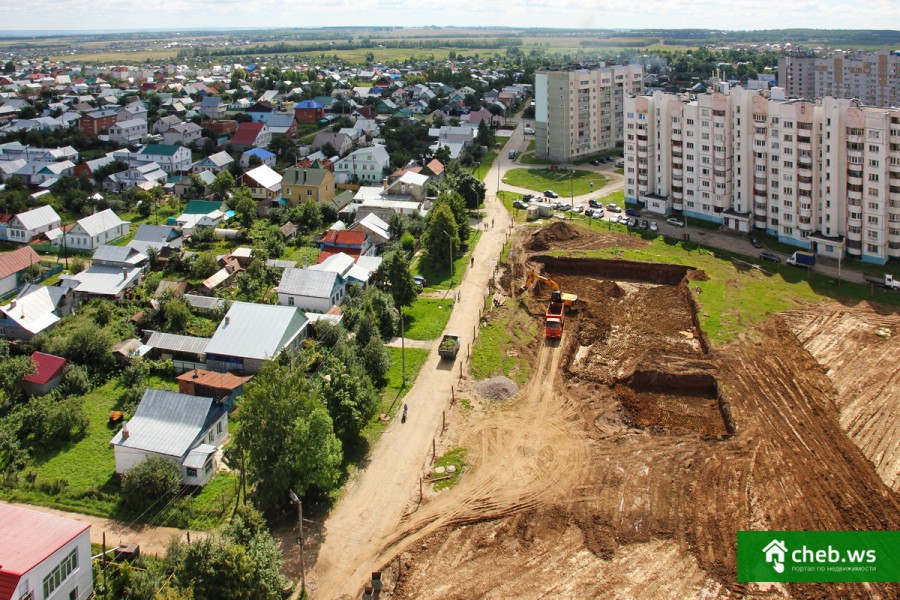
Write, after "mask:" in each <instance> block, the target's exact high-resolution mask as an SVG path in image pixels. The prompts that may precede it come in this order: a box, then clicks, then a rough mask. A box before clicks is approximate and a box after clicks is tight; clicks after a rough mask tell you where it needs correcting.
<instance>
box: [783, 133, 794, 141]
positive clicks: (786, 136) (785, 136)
mask: <svg viewBox="0 0 900 600" xmlns="http://www.w3.org/2000/svg"><path fill="white" fill-rule="evenodd" d="M784 141H786V142H793V141H794V136H792V135H788V134H784Z"/></svg>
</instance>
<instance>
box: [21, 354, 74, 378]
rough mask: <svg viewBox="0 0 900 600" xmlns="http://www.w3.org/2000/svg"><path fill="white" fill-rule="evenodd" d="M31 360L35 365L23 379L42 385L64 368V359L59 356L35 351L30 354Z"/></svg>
mask: <svg viewBox="0 0 900 600" xmlns="http://www.w3.org/2000/svg"><path fill="white" fill-rule="evenodd" d="M31 362H33V363H34V366H35V367H37V368H36V369H35V371H34V373H32V374H31V375H26V376H25V379H24V381H27V382H29V383H36V384H37V385H44V384H45V383H47V382H48V381H50V380H51V379H53V378H54V377H56V376H57V375H59V374H60V373H62V370H63V369H65V368H66V362H67V361H66V359H64V358H63V357H61V356H53V355H52V354H44V353H43V352H35V353H34V354H32V355H31Z"/></svg>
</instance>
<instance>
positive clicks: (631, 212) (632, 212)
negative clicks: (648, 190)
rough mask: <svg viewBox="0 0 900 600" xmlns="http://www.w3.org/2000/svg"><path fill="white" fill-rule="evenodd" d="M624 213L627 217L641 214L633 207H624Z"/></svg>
mask: <svg viewBox="0 0 900 600" xmlns="http://www.w3.org/2000/svg"><path fill="white" fill-rule="evenodd" d="M625 214H626V215H628V216H629V217H639V216H641V211H639V210H637V209H635V208H626V209H625Z"/></svg>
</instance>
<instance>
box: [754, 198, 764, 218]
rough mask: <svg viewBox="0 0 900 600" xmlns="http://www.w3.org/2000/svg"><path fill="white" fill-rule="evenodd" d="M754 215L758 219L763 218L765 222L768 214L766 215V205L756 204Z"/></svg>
mask: <svg viewBox="0 0 900 600" xmlns="http://www.w3.org/2000/svg"><path fill="white" fill-rule="evenodd" d="M753 214H754V215H756V216H757V217H762V219H763V221H765V220H766V214H767V213H766V205H765V204H760V203H758V202H757V203H756V204H754V205H753Z"/></svg>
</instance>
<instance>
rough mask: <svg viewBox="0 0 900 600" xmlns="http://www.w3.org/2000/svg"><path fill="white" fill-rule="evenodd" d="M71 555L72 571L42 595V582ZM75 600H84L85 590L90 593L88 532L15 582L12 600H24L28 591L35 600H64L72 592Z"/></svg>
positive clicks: (91, 579)
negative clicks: (39, 599) (55, 586)
mask: <svg viewBox="0 0 900 600" xmlns="http://www.w3.org/2000/svg"><path fill="white" fill-rule="evenodd" d="M73 551H74V552H75V565H76V566H75V569H73V570H72V571H71V572H70V573H69V575H68V577H66V579H64V580H63V581H62V582H61V583H60V584H59V586H58V587H57V588H55V589H54V590H53V592H51V593H50V594H49V595H45V594H44V578H46V577H47V576H48V575H51V574H52V573H53V572H54V571H55V570H56V568H57V567H58V566H59V565H60V564H61V563H62V562H63V561H64V560H66V559H68V558H69V555H70V554H71V553H72V552H73ZM76 590H77V593H75V595H74V597H75V598H79V599H80V598H87V597H88V596H90V592H89V590H93V577H92V573H91V530H90V529H85V530H84V531H82V532H81V533H80V534H79V535H78V536H77V537H75V538H74V539H73V540H71V541H70V542H69V543H67V544H66V545H64V546H63V547H62V548H60V549H59V550H57V551H56V552H54V553H53V554H51V555H50V556H49V557H47V559H46V560H44V561H43V562H41V564H39V565H37V566H36V567H35V568H33V569H31V570H30V571H28V572H27V573H25V574H24V575H22V577H21V578H20V579H19V584H18V586H17V587H16V590H15V591H14V592H13V594H12V597H13V598H27V597H28V596H27V595H26V594H27V593H28V592H29V591H30V592H31V593H32V594H33V597H34V598H35V599H37V598H41V599H45V600H68V599H69V598H70V597H71V594H72V593H73V592H76Z"/></svg>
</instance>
